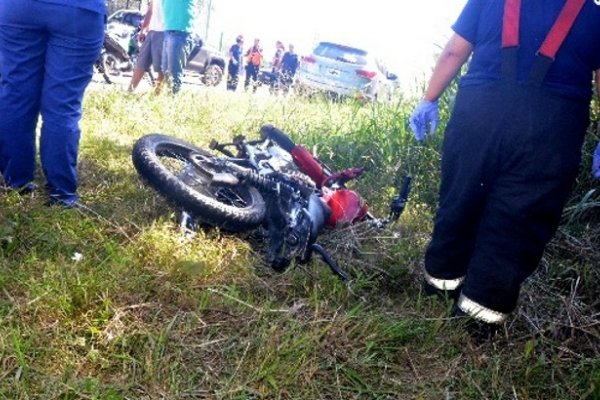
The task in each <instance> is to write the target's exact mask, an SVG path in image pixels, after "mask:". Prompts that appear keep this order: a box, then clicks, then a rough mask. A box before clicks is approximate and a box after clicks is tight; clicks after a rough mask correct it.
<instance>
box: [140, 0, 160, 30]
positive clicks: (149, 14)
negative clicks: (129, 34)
mask: <svg viewBox="0 0 600 400" xmlns="http://www.w3.org/2000/svg"><path fill="white" fill-rule="evenodd" d="M158 1H160V0H158ZM151 18H152V0H148V10H147V11H146V15H144V19H143V20H142V23H141V24H140V32H141V33H144V32H145V31H146V29H147V28H148V25H150V19H151Z"/></svg>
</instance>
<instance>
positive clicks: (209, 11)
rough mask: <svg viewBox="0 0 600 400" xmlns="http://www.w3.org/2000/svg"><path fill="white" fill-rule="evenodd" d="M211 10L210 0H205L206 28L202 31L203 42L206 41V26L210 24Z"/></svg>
mask: <svg viewBox="0 0 600 400" xmlns="http://www.w3.org/2000/svg"><path fill="white" fill-rule="evenodd" d="M211 10H212V0H207V3H206V29H205V31H204V42H205V43H207V42H208V28H209V26H210V13H211Z"/></svg>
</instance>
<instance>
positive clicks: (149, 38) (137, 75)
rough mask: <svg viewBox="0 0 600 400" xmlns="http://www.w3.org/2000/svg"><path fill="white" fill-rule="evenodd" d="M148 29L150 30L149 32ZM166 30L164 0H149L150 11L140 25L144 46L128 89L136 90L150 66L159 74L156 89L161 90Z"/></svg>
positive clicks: (140, 37) (163, 76)
mask: <svg viewBox="0 0 600 400" xmlns="http://www.w3.org/2000/svg"><path fill="white" fill-rule="evenodd" d="M146 30H147V31H148V32H147V33H146ZM164 30H165V27H164V21H163V12H162V0H149V1H148V11H146V15H145V16H144V20H143V21H142V24H141V26H140V36H139V39H140V40H141V41H142V47H141V48H140V54H139V56H138V59H137V64H136V66H135V68H134V70H133V76H132V77H131V82H130V83H129V89H128V91H130V92H133V91H134V90H135V88H136V87H137V85H138V84H139V83H140V81H141V80H142V77H143V76H144V74H145V73H146V71H148V70H149V69H150V66H152V67H153V68H154V71H155V72H156V73H157V74H158V76H157V78H156V90H157V91H160V88H161V85H162V82H163V80H164V78H165V74H164V73H163V70H162V52H163V39H164V34H165V32H164Z"/></svg>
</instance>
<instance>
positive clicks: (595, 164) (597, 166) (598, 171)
mask: <svg viewBox="0 0 600 400" xmlns="http://www.w3.org/2000/svg"><path fill="white" fill-rule="evenodd" d="M592 174H594V178H597V179H600V142H598V145H597V146H596V150H595V151H594V157H593V158H592Z"/></svg>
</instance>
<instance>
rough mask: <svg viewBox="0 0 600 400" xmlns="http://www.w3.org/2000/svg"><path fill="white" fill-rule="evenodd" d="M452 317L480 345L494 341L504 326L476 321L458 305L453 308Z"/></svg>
mask: <svg viewBox="0 0 600 400" xmlns="http://www.w3.org/2000/svg"><path fill="white" fill-rule="evenodd" d="M452 317H455V318H456V321H457V322H458V323H459V324H460V326H461V327H462V328H463V329H464V330H465V331H466V332H467V333H468V334H469V336H470V337H471V338H472V339H473V340H474V341H475V342H476V343H479V344H483V343H485V342H489V341H493V339H494V337H495V336H496V335H497V334H498V333H499V331H500V328H501V327H502V325H499V324H490V323H487V322H484V321H482V320H479V319H476V318H474V317H472V316H471V315H469V314H467V313H465V312H464V311H463V310H461V309H460V308H459V307H458V306H457V305H456V304H455V305H454V307H453V308H452Z"/></svg>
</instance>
